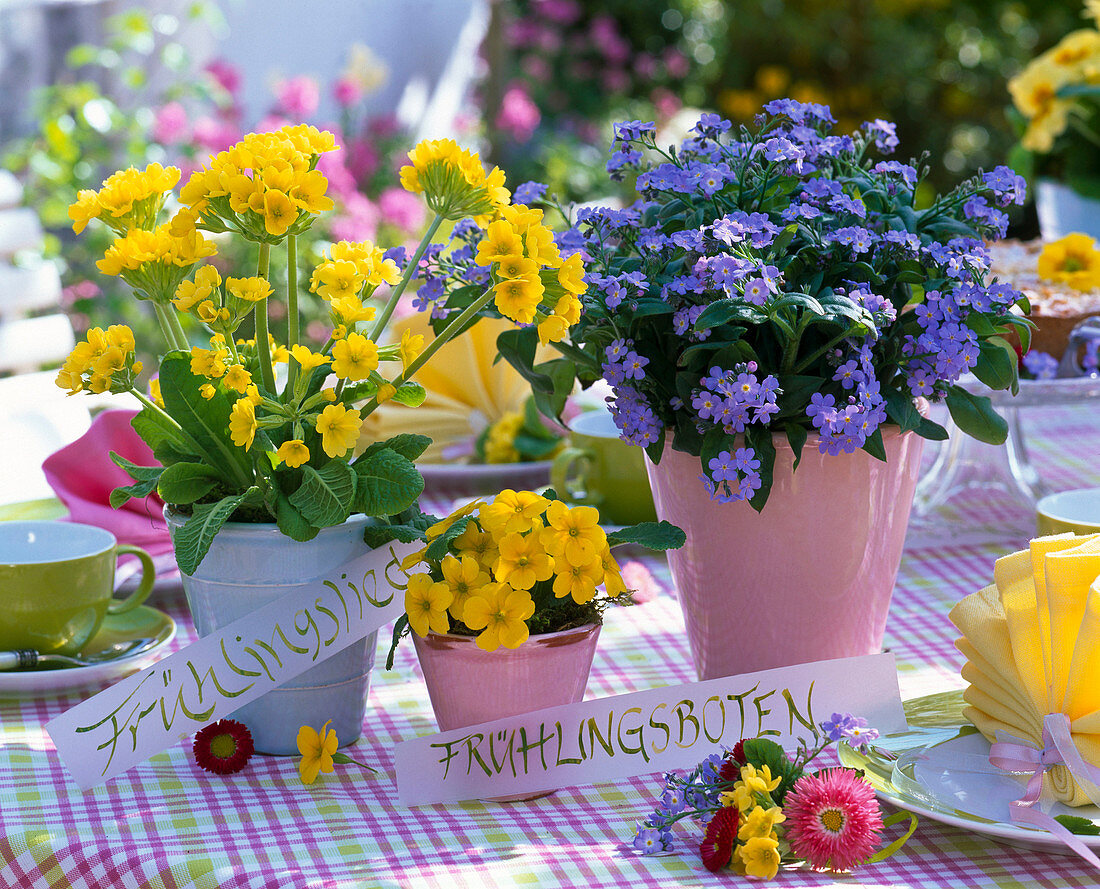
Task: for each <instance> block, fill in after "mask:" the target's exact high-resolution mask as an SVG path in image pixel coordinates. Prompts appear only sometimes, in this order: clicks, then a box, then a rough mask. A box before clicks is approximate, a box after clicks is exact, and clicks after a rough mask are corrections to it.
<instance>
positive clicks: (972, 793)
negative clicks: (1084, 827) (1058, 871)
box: [838, 692, 1100, 855]
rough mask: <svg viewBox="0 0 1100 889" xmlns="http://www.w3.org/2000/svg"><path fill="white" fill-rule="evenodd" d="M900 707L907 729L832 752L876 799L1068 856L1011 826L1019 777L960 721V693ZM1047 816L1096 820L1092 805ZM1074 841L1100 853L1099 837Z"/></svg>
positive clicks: (1060, 808)
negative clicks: (861, 747)
mask: <svg viewBox="0 0 1100 889" xmlns="http://www.w3.org/2000/svg"><path fill="white" fill-rule="evenodd" d="M905 707H906V716H907V717H908V719H909V731H907V732H902V733H900V734H896V735H887V736H886V737H884V738H882V739H881V740H880V741H876V742H875V744H874V745H873V746H872V747H871V749H870V750H869V751H868V752H867V753H861V752H859V751H858V750H853V749H852V748H851V747H848V746H846V745H843V744H842V745H840V748H839V751H838V752H839V754H840V761H841V763H842V764H844V765H846V766H849V767H851V768H858V769H863V770H864V773H865V775H866V777H867V780H868V781H870V782H871V784H872V786H874V788H875V791H876V793H877V794H878V796H879V798H880V799H882V800H883V801H885V802H888V803H890V804H892V805H895V806H898V807H899V808H902V809H907V810H908V811H910V812H915V813H916V814H918V815H923V816H925V817H926V818H931V819H932V820H934V821H939V822H941V823H943V824H949V825H951V826H952V827H958V828H960V829H962V830H967V831H970V832H972V833H977V834H981V835H983V836H988V837H989V838H990V839H993V840H997V841H998V842H1002V843H1006V844H1008V845H1011V846H1021V847H1024V848H1028V849H1042V850H1044V851H1046V852H1054V853H1062V854H1067V855H1072V854H1074V853H1073V851H1072V850H1071V849H1069V847H1067V846H1066V845H1065V844H1064V843H1063V842H1062V841H1061V840H1059V839H1058V838H1057V837H1055V836H1054V835H1053V834H1050V833H1048V832H1047V831H1044V830H1040V829H1038V828H1032V827H1025V826H1020V825H1016V824H1013V823H1012V820H1011V817H1010V815H1009V803H1011V802H1012V801H1013V800H1017V799H1019V798H1020V797H1021V796H1023V795H1024V785H1025V781H1024V779H1023V777H1021V776H1013V775H1011V774H1009V773H1007V772H1004V771H1001V770H1000V769H997V768H995V767H994V766H992V765H990V764H989V742H988V741H987V740H986V739H985V738H984V737H983V736H982V735H981V734H980V733H979V732H978V731H977V729H975V728H974V727H973V726H972V725H970V724H969V723H967V722H966V721H965V720H964V719H963V718H962V713H961V711H962V695H961V693H960V692H951V693H949V694H946V695H932V696H930V697H928V698H920V699H917V700H916V701H908V702H906V705H905ZM895 756H896V757H897V758H896V759H895V758H894V757H895ZM1050 814H1051V815H1052V816H1054V815H1062V814H1067V815H1076V816H1077V817H1079V818H1088V819H1090V820H1092V821H1095V822H1097V823H1100V809H1098V808H1097V807H1096V806H1081V807H1079V808H1072V807H1070V806H1065V805H1062V804H1061V803H1056V804H1055V805H1054V806H1053V807H1052V808H1051V809H1050ZM1078 839H1080V840H1081V841H1083V842H1084V843H1085V845H1087V846H1089V847H1090V848H1092V849H1096V850H1100V837H1095V836H1080V837H1078Z"/></svg>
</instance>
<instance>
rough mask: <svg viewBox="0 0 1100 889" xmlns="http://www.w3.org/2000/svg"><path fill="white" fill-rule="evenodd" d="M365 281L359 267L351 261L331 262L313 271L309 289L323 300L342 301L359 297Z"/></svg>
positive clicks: (324, 263) (322, 264)
mask: <svg viewBox="0 0 1100 889" xmlns="http://www.w3.org/2000/svg"><path fill="white" fill-rule="evenodd" d="M364 281H365V279H364V278H363V276H362V275H361V274H360V273H359V266H358V265H356V263H354V262H352V261H351V260H329V261H328V262H323V263H321V264H320V265H319V266H317V268H315V269H314V270H313V274H312V275H311V276H310V280H309V289H310V290H312V291H313V292H314V293H316V294H317V295H318V296H320V297H321V298H322V299H329V300H332V299H340V298H342V297H348V296H352V297H355V296H358V294H359V291H360V290H361V289H362V288H363V284H364Z"/></svg>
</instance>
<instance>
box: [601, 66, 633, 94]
mask: <svg viewBox="0 0 1100 889" xmlns="http://www.w3.org/2000/svg"><path fill="white" fill-rule="evenodd" d="M600 81H601V83H602V84H603V88H604V89H605V90H607V91H608V92H610V93H621V92H623V91H624V90H626V88H627V87H628V86H630V75H629V74H627V73H626V72H625V71H624V70H623V69H622V68H608V69H607V70H606V71H604V72H603V74H602V75H601V76H600Z"/></svg>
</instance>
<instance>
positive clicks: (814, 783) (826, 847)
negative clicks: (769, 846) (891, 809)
mask: <svg viewBox="0 0 1100 889" xmlns="http://www.w3.org/2000/svg"><path fill="white" fill-rule="evenodd" d="M783 812H784V814H785V815H786V816H787V822H786V824H785V825H784V826H785V827H786V828H787V839H788V840H789V841H790V844H791V851H792V852H794V853H795V855H797V856H798V857H799V858H803V859H805V860H806V861H807V862H808V863H809V865H810V867H812V868H813V869H814V870H833V871H850V870H851V869H852V868H854V867H856V866H857V865H859V864H862V863H863V862H864V861H866V860H867V859H868V858H870V857H871V855H872V854H873V853H874V851H875V849H876V848H877V847H878V838H879V834H880V833H881V831H882V813H881V812H880V811H879V807H878V800H877V799H875V792H874V790H873V789H872V788H871V785H870V784H868V783H867V782H866V781H864V780H863V779H862V778H860V777H859V776H858V775H857V774H856V773H855V772H853V771H851V770H850V769H839V768H838V769H828V770H826V771H823V772H821V773H819V774H817V775H803V776H802V777H801V778H799V779H798V780H797V781H796V782H795V785H794V787H793V788H792V789H791V792H790V793H789V794H787V798H786V800H784V802H783Z"/></svg>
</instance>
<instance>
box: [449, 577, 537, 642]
mask: <svg viewBox="0 0 1100 889" xmlns="http://www.w3.org/2000/svg"><path fill="white" fill-rule="evenodd" d="M534 613H535V603H534V601H533V600H532V599H531V594H530V593H528V592H527V591H526V590H515V589H512V587H511V586H509V585H508V584H506V583H490V584H486V585H485V586H484V587H482V588H481V589H480V590H479V591H478V592H477V593H476V594H473V595H471V596H470V597H469V598H468V599H467V600H466V609H465V611H464V612H463V620H462V622H463V623H464V624H466V626H468V627H469V628H470V629H471V630H482V632H481V634H480V635H479V636H478V637H477V646H478V648H480V649H482V650H484V651H496V650H497V649H498V648H500V646H501V645H503V646H504V647H505V648H519V647H520V646H521V645H522V644H523V643H524V642H526V641H527V637H528V636H529V635H530V632H531V631H530V630H529V629H528V627H527V623H526V621H527V620H528V618H530V617H531V615H533V614H534Z"/></svg>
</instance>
